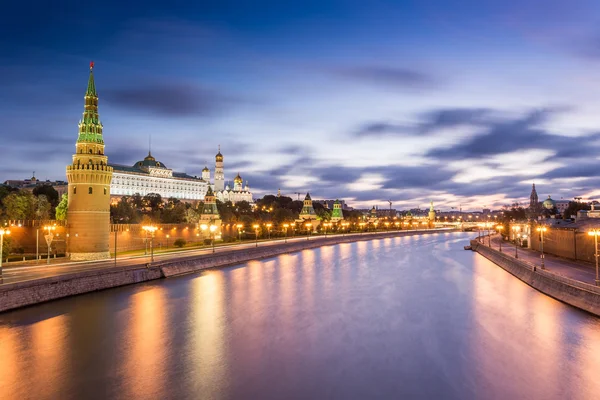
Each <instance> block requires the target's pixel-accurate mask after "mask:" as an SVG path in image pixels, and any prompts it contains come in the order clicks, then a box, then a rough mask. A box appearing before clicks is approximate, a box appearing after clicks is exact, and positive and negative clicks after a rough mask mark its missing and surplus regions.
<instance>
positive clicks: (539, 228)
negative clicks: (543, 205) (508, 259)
mask: <svg viewBox="0 0 600 400" xmlns="http://www.w3.org/2000/svg"><path fill="white" fill-rule="evenodd" d="M547 230H548V228H546V227H545V226H540V227H538V228H537V229H536V231H538V232H539V233H540V234H541V235H542V269H546V266H545V265H544V232H546V231H547ZM533 270H534V271H535V266H534V267H533Z"/></svg>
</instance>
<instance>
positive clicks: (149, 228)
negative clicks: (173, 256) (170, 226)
mask: <svg viewBox="0 0 600 400" xmlns="http://www.w3.org/2000/svg"><path fill="white" fill-rule="evenodd" d="M142 229H143V230H144V231H145V232H146V234H148V233H150V262H154V232H156V230H157V229H158V228H157V227H156V226H154V225H144V226H142Z"/></svg>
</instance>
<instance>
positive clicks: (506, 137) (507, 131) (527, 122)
mask: <svg viewBox="0 0 600 400" xmlns="http://www.w3.org/2000/svg"><path fill="white" fill-rule="evenodd" d="M558 111H559V110H558V109H542V110H534V111H531V112H529V113H527V114H525V115H524V116H522V117H520V118H517V119H505V120H496V121H493V122H490V123H488V124H487V125H485V126H484V127H482V130H481V133H479V134H477V135H474V136H473V137H471V138H468V139H465V140H463V141H461V142H459V143H456V144H454V145H451V146H449V147H446V148H438V149H434V150H431V151H430V152H429V153H428V154H427V155H428V156H429V157H431V158H433V159H443V160H449V159H451V160H459V159H465V158H472V159H478V158H484V157H489V156H493V155H497V154H505V153H512V152H516V151H519V150H531V149H541V150H551V151H554V152H557V153H558V154H561V155H564V156H569V155H573V154H576V152H577V151H578V150H579V149H580V148H581V143H582V140H585V141H587V142H588V145H590V146H593V147H594V148H596V149H598V147H597V146H596V145H593V144H592V143H593V141H594V140H596V139H598V138H600V134H598V133H594V134H592V135H588V136H586V137H585V138H574V137H571V136H565V135H559V134H553V133H551V132H549V131H547V130H545V129H542V128H540V127H539V125H540V124H541V123H544V122H547V121H548V120H549V119H550V118H551V116H552V115H553V114H555V113H556V112H558Z"/></svg>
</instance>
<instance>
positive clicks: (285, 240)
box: [283, 224, 290, 243]
mask: <svg viewBox="0 0 600 400" xmlns="http://www.w3.org/2000/svg"><path fill="white" fill-rule="evenodd" d="M283 227H284V228H285V239H283V243H287V230H288V228H289V227H290V224H283Z"/></svg>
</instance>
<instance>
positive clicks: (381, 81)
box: [333, 66, 440, 90]
mask: <svg viewBox="0 0 600 400" xmlns="http://www.w3.org/2000/svg"><path fill="white" fill-rule="evenodd" d="M333 73H334V74H335V75H337V76H340V77H342V78H345V79H350V80H355V81H359V82H366V83H373V84H377V85H382V86H385V87H388V88H401V89H411V90H414V89H417V90H422V89H432V88H434V87H437V86H438V85H439V83H440V82H439V81H438V80H437V79H436V78H434V77H433V76H431V75H428V74H427V73H424V72H421V71H417V70H413V69H410V68H401V67H389V66H358V67H340V68H336V69H334V70H333Z"/></svg>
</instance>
